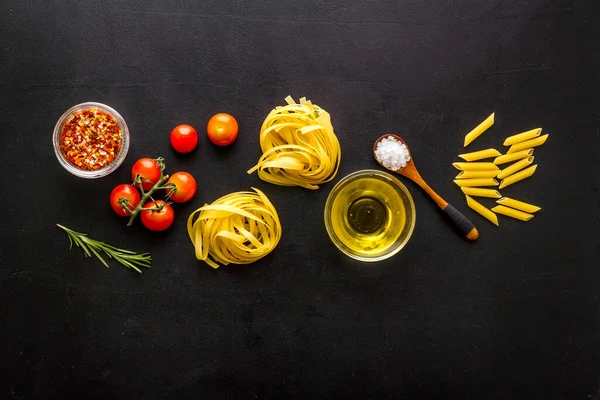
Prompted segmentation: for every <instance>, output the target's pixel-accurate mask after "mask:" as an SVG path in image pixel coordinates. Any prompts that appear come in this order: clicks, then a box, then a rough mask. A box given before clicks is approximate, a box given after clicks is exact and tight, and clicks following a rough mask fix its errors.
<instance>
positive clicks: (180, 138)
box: [171, 125, 198, 153]
mask: <svg viewBox="0 0 600 400" xmlns="http://www.w3.org/2000/svg"><path fill="white" fill-rule="evenodd" d="M197 144H198V132H196V130H195V129H194V128H192V127H191V126H190V125H177V126H176V127H175V128H174V129H173V130H172V131H171V146H173V148H174V149H175V151H177V152H179V153H189V152H190V151H192V150H194V149H195V148H196V145H197Z"/></svg>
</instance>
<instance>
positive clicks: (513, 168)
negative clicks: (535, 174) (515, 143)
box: [498, 156, 534, 179]
mask: <svg viewBox="0 0 600 400" xmlns="http://www.w3.org/2000/svg"><path fill="white" fill-rule="evenodd" d="M533 158H534V157H533V156H531V157H527V158H524V159H522V160H520V161H517V162H516V163H514V164H511V165H509V166H508V167H506V168H504V169H503V170H502V171H500V173H499V174H498V179H504V178H506V177H507V176H509V175H512V174H514V173H515V172H517V171H520V170H522V169H523V168H525V167H527V166H529V165H531V163H532V162H533Z"/></svg>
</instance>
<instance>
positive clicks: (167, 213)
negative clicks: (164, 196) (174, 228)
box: [140, 200, 175, 231]
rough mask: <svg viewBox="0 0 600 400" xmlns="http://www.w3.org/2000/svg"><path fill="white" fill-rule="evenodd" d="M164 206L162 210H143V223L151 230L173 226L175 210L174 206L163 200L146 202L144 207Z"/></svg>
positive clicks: (160, 229)
mask: <svg viewBox="0 0 600 400" xmlns="http://www.w3.org/2000/svg"><path fill="white" fill-rule="evenodd" d="M161 205H162V206H163V208H162V209H161V210H160V211H153V210H142V212H141V213H140V214H141V218H142V224H143V225H144V226H145V227H146V228H147V229H149V230H151V231H164V230H165V229H167V228H168V227H170V226H171V224H172V223H173V220H174V219H175V212H174V211H173V207H171V206H170V205H169V204H167V203H166V202H164V201H163V200H156V202H154V201H149V202H147V203H146V204H144V208H150V207H156V206H161Z"/></svg>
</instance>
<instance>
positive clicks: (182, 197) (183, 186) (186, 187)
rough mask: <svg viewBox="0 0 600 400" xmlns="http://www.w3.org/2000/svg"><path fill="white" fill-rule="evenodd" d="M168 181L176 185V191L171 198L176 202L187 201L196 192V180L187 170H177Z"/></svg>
mask: <svg viewBox="0 0 600 400" xmlns="http://www.w3.org/2000/svg"><path fill="white" fill-rule="evenodd" d="M167 183H172V184H173V185H175V191H174V192H173V194H171V197H169V199H170V200H173V201H174V202H176V203H185V202H186V201H189V200H190V199H191V198H192V197H194V195H195V194H196V180H195V179H194V177H193V176H192V175H190V174H188V173H187V172H175V173H174V174H173V175H172V176H171V177H170V178H169V180H168V181H167Z"/></svg>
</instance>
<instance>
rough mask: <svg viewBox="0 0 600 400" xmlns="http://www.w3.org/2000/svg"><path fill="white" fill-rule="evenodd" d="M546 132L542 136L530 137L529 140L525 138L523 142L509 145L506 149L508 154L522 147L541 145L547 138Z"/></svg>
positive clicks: (528, 147) (522, 148)
mask: <svg viewBox="0 0 600 400" xmlns="http://www.w3.org/2000/svg"><path fill="white" fill-rule="evenodd" d="M548 136H549V135H548V134H546V135H544V136H540V137H537V138H535V139H531V140H526V141H524V142H521V143H517V144H513V145H512V146H510V148H509V149H508V152H507V153H508V154H511V153H515V152H517V151H521V150H524V149H530V148H532V147H537V146H541V145H543V144H544V143H545V142H546V140H547V139H548Z"/></svg>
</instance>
